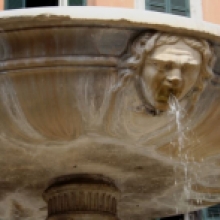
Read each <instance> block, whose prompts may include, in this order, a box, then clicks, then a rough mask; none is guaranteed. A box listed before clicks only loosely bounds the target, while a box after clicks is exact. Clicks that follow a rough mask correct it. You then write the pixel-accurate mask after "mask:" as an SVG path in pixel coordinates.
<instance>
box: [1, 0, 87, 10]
mask: <svg viewBox="0 0 220 220" xmlns="http://www.w3.org/2000/svg"><path fill="white" fill-rule="evenodd" d="M59 2H60V4H61V5H62V6H67V5H69V6H82V5H86V0H63V1H59V0H5V9H18V8H32V7H46V6H59Z"/></svg>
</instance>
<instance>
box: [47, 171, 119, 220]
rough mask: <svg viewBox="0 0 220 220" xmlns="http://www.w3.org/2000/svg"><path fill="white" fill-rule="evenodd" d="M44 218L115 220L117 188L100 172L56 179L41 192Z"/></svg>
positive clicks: (58, 219)
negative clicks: (46, 208)
mask: <svg viewBox="0 0 220 220" xmlns="http://www.w3.org/2000/svg"><path fill="white" fill-rule="evenodd" d="M43 197H44V199H45V201H46V202H47V203H48V218H47V220H85V219H86V220H93V219H96V220H99V219H100V220H101V219H102V220H116V219H117V208H116V205H117V199H118V189H117V188H116V186H115V185H114V183H113V181H111V180H110V179H108V178H106V177H103V176H101V175H89V174H77V175H71V176H63V177H59V178H57V179H55V180H54V181H53V182H52V184H50V186H49V187H48V188H47V190H46V191H45V192H44V195H43Z"/></svg>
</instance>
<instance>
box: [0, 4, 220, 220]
mask: <svg viewBox="0 0 220 220" xmlns="http://www.w3.org/2000/svg"><path fill="white" fill-rule="evenodd" d="M98 12H99V13H98ZM122 12H123V13H122ZM100 13H101V14H100ZM122 15H123V16H122ZM159 15H160V16H159ZM101 18H102V19H101ZM174 18H175V19H174ZM0 27H1V28H2V32H1V33H0V60H1V66H0V71H1V75H0V120H1V124H0V131H1V133H0V150H1V157H0V217H2V218H4V219H6V220H14V219H16V220H17V219H22V220H26V219H27V220H28V219H32V220H35V219H37V220H39V219H45V218H46V216H47V211H46V210H47V205H46V203H45V202H44V201H43V199H42V193H43V192H44V190H45V189H46V188H47V187H48V184H49V183H50V182H51V180H53V179H54V178H57V177H59V176H64V175H70V174H80V173H87V174H101V175H104V176H106V177H109V178H111V179H112V180H113V181H114V183H115V184H116V186H117V187H118V189H119V191H120V193H121V196H120V199H119V202H118V216H119V218H120V219H122V220H123V219H126V220H127V219H135V220H138V219H143V218H145V219H147V218H154V217H159V216H167V215H172V214H175V213H176V212H177V210H178V212H179V213H183V212H186V211H189V210H195V209H198V208H201V207H204V206H207V205H209V204H215V203H218V202H220V198H219V192H220V188H219V184H218V183H219V182H220V181H219V175H220V173H219V165H220V162H219V161H220V148H219V143H220V136H219V132H218V128H219V121H220V113H219V112H220V106H219V103H218V100H219V98H220V92H219V90H220V87H219V85H220V84H219V82H220V80H219V76H218V74H217V73H218V71H217V70H218V63H219V61H218V60H219V59H220V58H219V55H218V54H219V53H218V46H217V45H216V44H217V42H219V36H220V29H219V27H217V26H213V25H208V24H204V23H201V24H198V23H196V22H194V21H192V20H190V19H188V18H179V17H177V16H174V17H173V16H171V15H170V16H169V15H161V14H158V13H153V12H152V13H151V12H140V11H138V12H136V11H132V10H116V9H114V10H113V9H111V10H110V9H109V10H107V9H103V8H101V9H91V8H75V9H74V8H72V7H70V8H62V9H60V8H59V9H34V10H15V11H11V12H9V11H8V12H3V13H2V14H1V15H0ZM164 31H166V33H165V32H164ZM155 34H157V36H162V38H163V36H168V37H167V39H168V40H169V41H170V42H169V43H168V42H163V43H161V45H156V49H152V51H151V50H150V51H148V54H145V55H144V58H143V59H141V62H140V65H141V66H142V67H143V68H142V69H143V71H140V69H138V68H132V67H131V66H129V65H130V64H132V62H131V61H132V59H133V58H134V54H135V51H134V45H141V47H140V48H139V49H140V51H141V52H140V55H143V48H144V46H143V44H142V43H143V42H142V39H143V38H144V37H145V36H146V35H149V36H150V38H149V39H151V40H152V39H153V38H151V37H154V38H155V36H156V35H155ZM162 38H161V39H162ZM149 39H145V40H146V41H145V42H144V43H146V44H147V43H149V42H148V40H149ZM158 39H159V37H158ZM187 39H188V40H189V41H191V42H193V44H194V46H193V47H192V45H191V46H190V45H189V44H187ZM155 42H156V41H155ZM159 42H160V40H158V43H159ZM138 43H139V44H138ZM201 45H204V50H201V49H199V48H201ZM196 48H198V49H196ZM212 48H214V50H215V51H216V54H217V64H216V65H215V67H214V68H212V69H211V67H212V64H213V62H212V58H213V57H214V53H213V52H212ZM161 54H162V56H160V60H158V59H157V62H156V63H155V62H152V59H154V61H155V58H157V57H158V55H161ZM204 54H205V55H204ZM175 55H176V59H173V56H175ZM205 57H206V58H207V57H208V59H206V58H205ZM166 59H167V60H166ZM163 61H164V62H163ZM190 61H193V62H192V63H193V64H195V65H193V66H192V67H190V65H189V69H188V70H187V71H186V74H185V73H184V72H183V71H182V70H183V69H185V67H184V68H182V67H183V66H184V65H182V64H188V63H190ZM152 63H153V66H151V65H152ZM161 63H165V64H167V63H168V64H170V63H171V64H172V65H171V66H169V67H170V68H169V71H171V73H173V72H172V70H175V71H176V70H177V69H178V68H179V69H178V71H179V72H178V74H179V75H178V77H177V78H175V80H176V79H177V80H176V81H177V82H178V83H179V82H180V81H181V83H180V84H178V83H177V84H175V86H174V87H173V85H172V86H171V87H170V86H168V87H169V89H168V90H167V89H164V87H163V91H165V92H163V93H162V95H164V94H167V95H165V99H164V103H165V106H163V107H162V108H161V107H160V105H157V103H156V102H155V100H157V97H156V98H154V99H152V101H151V100H150V99H149V97H150V96H148V92H149V90H148V91H147V92H146V93H140V92H139V89H140V88H141V87H140V86H137V81H138V80H143V81H144V84H142V86H143V87H142V89H143V88H147V89H148V88H152V89H151V90H152V91H151V92H152V93H153V94H157V92H155V89H157V88H158V86H161V85H163V82H164V81H163V80H162V79H161V78H159V79H158V78H156V80H155V82H156V85H155V86H152V87H150V84H149V83H150V80H151V79H152V78H151V74H153V75H154V74H155V75H156V76H158V74H157V71H156V70H157V67H158V66H160V64H161ZM173 64H174V65H173ZM177 64H178V65H177ZM180 64H181V65H180ZM176 65H177V66H178V68H176V67H177V66H176ZM180 67H181V68H180ZM206 67H207V68H208V70H207V69H206ZM149 68H150V69H149ZM187 68H188V65H187ZM127 70H129V71H128V74H127V72H126V71H127ZM161 70H162V71H161V74H162V75H165V74H167V75H169V74H168V73H169V71H168V70H165V67H163V68H161ZM213 70H214V73H213ZM150 73H151V74H150ZM204 73H207V74H205V75H204ZM175 74H176V72H175ZM175 74H174V75H175ZM187 74H189V75H187ZM171 75H172V74H171ZM207 76H211V77H212V78H211V79H210V78H209V79H207V78H208V77H207ZM191 77H192V78H191ZM189 78H190V80H189ZM165 79H166V80H167V77H165ZM197 80H200V81H201V82H202V84H200V85H203V83H204V86H203V88H200V90H199V92H198V93H197V95H196V99H192V97H193V96H192V94H193V92H195V88H196V89H198V88H197V86H195V85H198V84H197ZM179 85H181V86H179ZM165 87H166V86H165ZM166 88H167V87H166ZM174 88H177V89H176V90H175V89H174ZM142 91H143V90H142ZM170 93H175V94H174V95H176V96H177V97H178V98H179V100H180V103H181V105H182V106H183V107H184V108H185V110H186V112H187V113H188V114H187V115H186V116H185V117H184V120H183V121H182V126H183V130H184V131H185V132H186V135H187V138H188V140H187V141H186V143H185V146H184V149H183V150H182V151H181V155H179V150H178V147H177V144H176V142H177V140H178V134H177V132H176V125H175V119H174V117H173V116H171V115H169V114H168V113H167V100H168V96H169V94H170ZM159 96H160V93H159ZM143 97H144V99H143ZM143 101H144V102H143ZM145 102H150V104H151V106H153V112H156V113H158V111H157V110H159V114H156V116H154V115H153V114H152V111H146V108H145V107H146V105H145V104H146V103H145ZM155 103H156V104H155ZM148 110H149V109H148ZM186 167H187V175H186V172H185V168H186ZM186 177H187V180H186ZM210 179H214V180H213V181H209V180H210ZM189 183H190V186H191V187H190V193H186V191H184V189H185V190H186V184H189ZM187 189H189V187H188V185H187ZM198 199H199V201H201V202H199V204H198V203H197V201H198ZM67 217H68V216H67ZM67 217H65V218H67ZM68 218H69V217H68ZM68 218H67V219H68ZM97 218H98V217H97ZM109 218H110V217H109ZM110 219H111V218H110Z"/></svg>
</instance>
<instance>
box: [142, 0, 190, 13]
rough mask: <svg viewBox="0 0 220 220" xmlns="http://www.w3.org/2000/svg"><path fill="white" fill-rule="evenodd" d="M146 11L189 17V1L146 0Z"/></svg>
mask: <svg viewBox="0 0 220 220" xmlns="http://www.w3.org/2000/svg"><path fill="white" fill-rule="evenodd" d="M145 6H146V9H149V10H153V11H159V12H166V13H170V14H175V15H182V16H189V14H190V13H189V0H146V1H145Z"/></svg>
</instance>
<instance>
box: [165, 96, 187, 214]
mask: <svg viewBox="0 0 220 220" xmlns="http://www.w3.org/2000/svg"><path fill="white" fill-rule="evenodd" d="M169 106H170V111H169V114H171V116H172V117H174V119H175V126H176V132H177V142H175V143H174V144H172V145H173V146H174V147H177V158H178V164H180V166H181V167H182V168H183V170H184V184H183V185H184V187H183V189H184V192H183V198H175V200H179V201H177V204H178V203H180V202H181V201H180V200H182V199H183V200H185V201H189V200H190V192H191V177H190V175H189V160H188V155H187V153H186V151H185V147H186V144H187V142H188V141H189V140H188V137H187V135H186V131H185V128H184V126H183V120H185V118H186V117H185V116H186V112H185V110H184V108H182V107H181V106H180V104H179V102H178V100H177V98H176V97H175V96H170V99H169ZM176 170H177V168H176V167H174V173H175V172H177V171H176ZM175 176H176V174H175ZM175 184H177V179H175ZM176 212H177V213H178V209H176Z"/></svg>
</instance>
